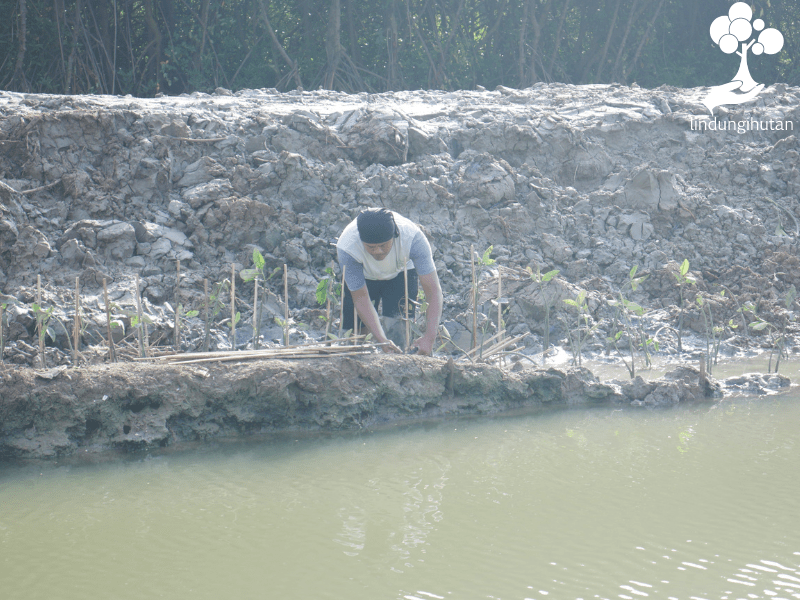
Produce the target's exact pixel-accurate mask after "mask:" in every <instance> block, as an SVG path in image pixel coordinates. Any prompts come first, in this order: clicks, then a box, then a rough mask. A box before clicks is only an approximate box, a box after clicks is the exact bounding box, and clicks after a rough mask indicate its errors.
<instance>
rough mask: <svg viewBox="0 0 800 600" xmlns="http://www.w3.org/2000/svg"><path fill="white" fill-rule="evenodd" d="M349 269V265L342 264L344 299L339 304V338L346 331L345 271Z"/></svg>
mask: <svg viewBox="0 0 800 600" xmlns="http://www.w3.org/2000/svg"><path fill="white" fill-rule="evenodd" d="M346 270H347V265H342V301H341V303H340V304H339V338H341V337H342V334H343V332H344V286H345V285H347V284H346V283H345V281H344V273H345V271H346Z"/></svg>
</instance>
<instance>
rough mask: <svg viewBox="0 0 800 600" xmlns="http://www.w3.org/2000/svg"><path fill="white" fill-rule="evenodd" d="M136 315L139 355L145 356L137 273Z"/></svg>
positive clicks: (137, 276)
mask: <svg viewBox="0 0 800 600" xmlns="http://www.w3.org/2000/svg"><path fill="white" fill-rule="evenodd" d="M136 317H137V319H138V321H139V323H138V325H139V356H141V357H144V356H146V354H145V351H144V318H143V316H142V299H141V295H140V293H139V275H138V274H137V275H136Z"/></svg>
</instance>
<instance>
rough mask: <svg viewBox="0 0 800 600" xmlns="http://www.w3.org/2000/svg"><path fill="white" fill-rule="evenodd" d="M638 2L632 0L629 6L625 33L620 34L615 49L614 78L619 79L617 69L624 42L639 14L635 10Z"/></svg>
mask: <svg viewBox="0 0 800 600" xmlns="http://www.w3.org/2000/svg"><path fill="white" fill-rule="evenodd" d="M638 4H639V0H633V6H632V7H631V12H630V14H629V16H628V24H627V25H626V26H625V35H623V36H622V41H621V42H620V44H619V48H618V49H617V59H616V60H615V61H614V72H613V78H614V79H621V78H622V77H621V73H620V71H619V68H620V61H622V53H623V52H624V51H625V44H626V43H627V42H628V36H629V35H630V33H631V28H632V27H633V23H634V22H635V21H637V20H638V17H639V14H637V12H636V6H637V5H638Z"/></svg>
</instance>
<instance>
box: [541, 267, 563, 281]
mask: <svg viewBox="0 0 800 600" xmlns="http://www.w3.org/2000/svg"><path fill="white" fill-rule="evenodd" d="M560 272H561V271H559V270H558V269H553V270H552V271H548V272H547V273H545V274H544V275H542V283H547V282H548V281H550V280H551V279H552V278H553V277H555V276H556V275H558V274H559V273H560Z"/></svg>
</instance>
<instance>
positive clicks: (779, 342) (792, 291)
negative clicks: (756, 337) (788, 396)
mask: <svg viewBox="0 0 800 600" xmlns="http://www.w3.org/2000/svg"><path fill="white" fill-rule="evenodd" d="M796 298H797V290H796V288H795V286H794V285H792V286H791V287H790V288H789V291H788V292H787V293H786V296H784V299H783V302H784V305H785V306H786V309H787V310H789V309H790V308H791V306H792V304H794V301H795V299H796ZM742 309H743V310H744V311H746V312H752V313H753V318H754V319H755V320H754V321H753V322H752V323H750V328H751V329H752V330H753V331H764V330H765V329H766V330H767V332H768V334H769V339H770V351H769V363H768V364H767V373H772V372H773V371H772V355H773V354H776V355H777V356H776V358H775V373H777V372H778V367H779V366H780V364H781V356H782V355H783V354H784V351H785V346H786V327H785V326H784V327H781V328H780V329H779V328H778V327H777V326H776V325H774V324H772V323H770V322H769V321H767V320H765V319H763V318H762V317H761V316H760V315H759V314H758V313H757V310H756V305H755V304H754V303H747V304H745V305H744V306H743V307H742ZM789 318H790V320H794V314H793V313H792V314H791V315H790V317H789Z"/></svg>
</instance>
